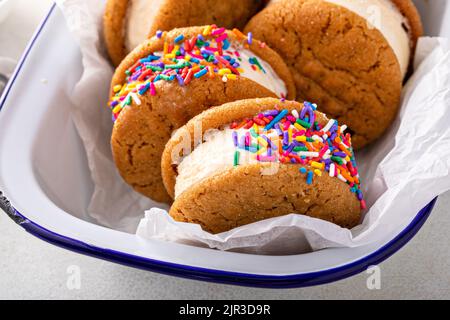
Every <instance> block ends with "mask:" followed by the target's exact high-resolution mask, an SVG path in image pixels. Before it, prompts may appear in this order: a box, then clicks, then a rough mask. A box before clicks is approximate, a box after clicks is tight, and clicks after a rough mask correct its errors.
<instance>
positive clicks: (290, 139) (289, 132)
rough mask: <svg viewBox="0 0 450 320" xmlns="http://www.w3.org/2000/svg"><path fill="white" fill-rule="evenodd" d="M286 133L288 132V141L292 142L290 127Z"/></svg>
mask: <svg viewBox="0 0 450 320" xmlns="http://www.w3.org/2000/svg"><path fill="white" fill-rule="evenodd" d="M288 134H289V143H291V142H292V127H289V128H288Z"/></svg>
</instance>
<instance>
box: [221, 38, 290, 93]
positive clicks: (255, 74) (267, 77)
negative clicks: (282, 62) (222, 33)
mask: <svg viewBox="0 0 450 320" xmlns="http://www.w3.org/2000/svg"><path fill="white" fill-rule="evenodd" d="M229 50H231V51H233V52H234V51H235V50H236V48H234V46H231V47H230V49H229ZM238 51H239V54H240V56H241V58H242V61H239V63H240V65H241V66H240V67H241V68H242V69H243V70H244V72H243V73H241V76H242V77H244V78H247V79H250V80H253V81H255V82H256V83H258V84H260V85H261V86H263V87H265V88H267V89H269V90H270V91H272V92H273V93H275V94H276V95H277V96H278V97H280V98H281V97H282V96H283V97H286V95H287V88H286V84H285V83H284V81H283V80H281V78H280V77H279V76H278V75H277V73H276V72H275V70H273V68H272V66H271V65H270V64H268V63H267V62H266V61H264V60H262V59H261V58H260V57H258V56H257V55H255V54H254V53H253V52H252V51H250V50H247V49H243V48H242V49H238ZM250 58H256V59H258V61H259V63H260V65H261V66H262V67H263V69H264V71H265V72H261V71H255V70H253V69H252V65H251V63H250V62H249V59H250Z"/></svg>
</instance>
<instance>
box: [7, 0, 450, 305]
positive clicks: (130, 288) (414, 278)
mask: <svg viewBox="0 0 450 320" xmlns="http://www.w3.org/2000/svg"><path fill="white" fill-rule="evenodd" d="M13 1H14V2H15V8H14V10H13V12H12V13H11V15H10V17H9V18H8V19H7V20H6V21H5V22H4V23H2V24H1V25H0V56H9V57H11V58H14V59H15V60H18V58H19V57H20V54H21V52H22V50H23V49H24V48H25V46H26V43H27V41H28V39H29V38H30V37H31V35H32V34H33V31H34V28H35V27H36V25H37V24H38V22H39V21H40V20H41V19H42V16H43V15H44V14H45V12H46V11H47V8H48V6H49V5H50V3H51V1H50V0H13ZM449 206H450V193H447V194H445V195H443V196H441V197H440V198H439V200H438V203H437V205H436V207H435V210H434V211H433V213H432V215H431V217H430V219H429V220H428V221H427V223H426V224H425V226H424V227H423V228H422V230H421V231H420V232H419V233H418V235H417V236H416V237H415V238H414V239H413V240H412V241H411V242H410V243H409V244H408V245H406V246H405V247H404V248H403V249H402V250H401V251H399V252H398V253H396V254H395V255H394V256H393V257H391V258H390V259H388V260H387V261H386V262H384V263H382V264H381V265H380V268H381V289H380V290H369V289H367V285H366V282H367V278H368V276H369V275H368V274H366V273H362V274H359V275H357V276H354V277H352V278H350V279H346V280H342V281H339V282H337V283H333V284H328V285H323V286H319V287H313V288H304V289H290V290H267V289H252V288H242V287H235V286H225V285H217V284H208V283H203V282H197V281H190V280H183V279H177V278H173V277H168V276H163V275H159V274H155V273H150V272H146V271H141V270H136V269H132V268H128V267H124V266H120V265H117V264H113V263H109V262H105V261H101V260H97V259H94V258H90V257H86V256H82V255H79V254H76V253H72V252H69V251H66V250H63V249H60V248H57V247H54V246H52V245H50V244H47V243H45V242H43V241H41V240H39V239H37V238H35V237H33V236H31V235H29V234H28V233H26V232H25V231H24V230H23V229H22V228H20V227H18V226H17V225H16V224H14V222H13V221H11V220H10V219H9V218H8V217H7V216H6V215H5V214H3V212H0V299H58V298H60V299H315V298H316V299H317V298H318V299H333V298H335V299H339V298H343V299H357V298H363V299H390V298H399V299H402V298H413V299H425V298H435V299H443V298H446V299H449V298H450V249H449V245H448V243H450V232H449V230H450V214H449V212H448V211H450V210H449V209H448V208H449ZM73 266H75V267H76V268H77V269H78V268H79V270H80V272H81V273H80V275H81V277H80V279H81V282H80V284H81V286H80V288H79V289H72V290H71V289H69V288H68V286H67V282H68V280H69V277H70V270H73V269H71V268H73Z"/></svg>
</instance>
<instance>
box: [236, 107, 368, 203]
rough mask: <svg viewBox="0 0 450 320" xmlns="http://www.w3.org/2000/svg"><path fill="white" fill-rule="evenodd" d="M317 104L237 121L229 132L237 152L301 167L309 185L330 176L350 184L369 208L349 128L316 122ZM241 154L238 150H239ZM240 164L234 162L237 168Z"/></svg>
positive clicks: (353, 191)
mask: <svg viewBox="0 0 450 320" xmlns="http://www.w3.org/2000/svg"><path fill="white" fill-rule="evenodd" d="M316 109H317V106H316V105H315V104H312V103H309V102H304V107H303V108H302V109H301V110H298V111H297V110H293V111H292V112H289V111H288V110H286V109H284V110H278V109H273V110H268V111H265V112H263V113H260V114H258V115H256V116H255V117H253V118H251V119H250V118H249V119H244V120H243V121H241V122H239V123H238V122H234V123H232V124H231V126H230V129H232V130H233V132H232V137H233V143H234V146H235V147H236V150H244V151H248V152H250V153H252V154H254V157H255V158H256V160H257V161H260V162H280V163H285V164H289V163H291V164H297V165H301V167H300V168H299V171H300V173H302V174H304V175H306V183H307V184H308V185H311V184H313V182H314V177H315V176H322V175H323V174H324V173H326V172H327V173H328V174H329V176H330V177H336V178H337V179H339V180H341V181H343V182H345V183H347V184H348V185H349V187H350V191H351V192H352V193H354V194H355V196H356V197H357V198H358V200H359V201H360V204H361V209H363V210H364V209H366V202H365V201H364V198H363V193H362V191H361V186H360V179H359V174H358V168H357V165H356V160H355V156H354V153H353V148H352V144H351V137H350V134H349V133H344V130H345V129H346V126H341V127H340V126H339V125H338V122H337V121H336V120H329V121H328V123H327V124H326V125H325V126H322V125H320V124H319V123H318V122H317V121H316V114H315V111H316ZM237 152H238V151H237ZM237 165H239V163H238V162H237V161H236V159H235V160H234V166H237Z"/></svg>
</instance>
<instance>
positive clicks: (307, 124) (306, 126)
mask: <svg viewBox="0 0 450 320" xmlns="http://www.w3.org/2000/svg"><path fill="white" fill-rule="evenodd" d="M297 123H298V124H299V125H301V126H302V127H304V128H306V129H309V128H311V124H310V123H309V122H306V121H303V120H301V119H297Z"/></svg>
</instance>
